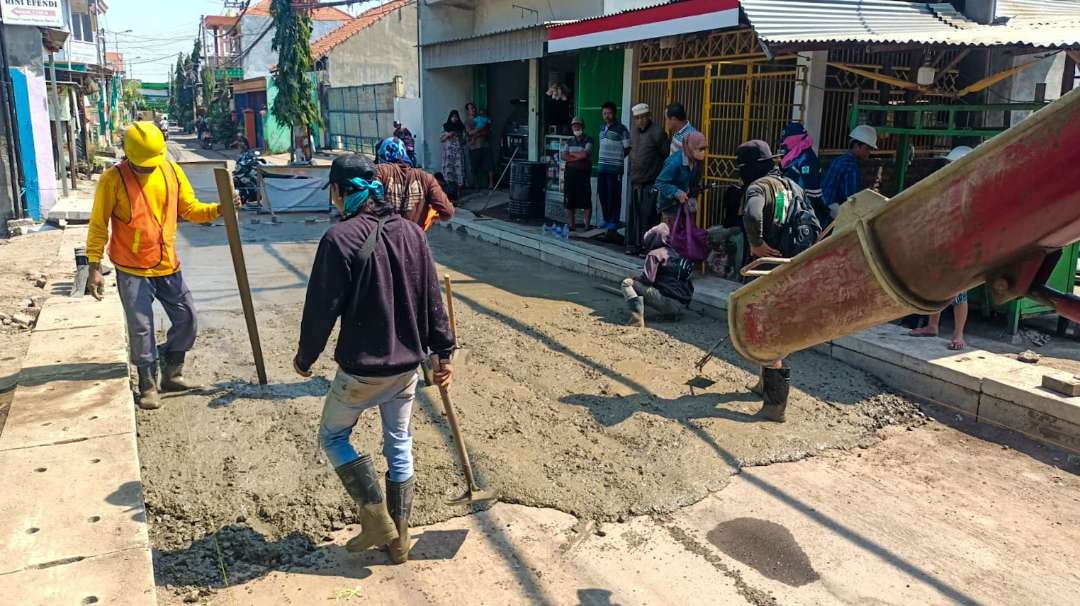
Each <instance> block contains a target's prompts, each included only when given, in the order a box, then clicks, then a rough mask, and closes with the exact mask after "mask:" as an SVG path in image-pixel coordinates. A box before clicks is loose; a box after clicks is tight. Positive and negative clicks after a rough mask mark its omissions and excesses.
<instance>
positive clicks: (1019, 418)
mask: <svg viewBox="0 0 1080 606" xmlns="http://www.w3.org/2000/svg"><path fill="white" fill-rule="evenodd" d="M1059 414H1060V413H1059V412H1057V411H1055V413H1054V414H1047V413H1044V412H1039V411H1038V410H1035V409H1032V408H1029V407H1027V406H1024V405H1022V404H1018V403H1016V402H1013V401H1010V400H1002V399H1001V398H996V397H994V396H991V395H988V394H985V393H984V394H981V395H980V397H979V417H978V420H979V421H981V422H983V423H989V424H992V425H997V426H999V427H1007V428H1009V429H1012V430H1015V431H1019V432H1020V433H1023V434H1024V435H1026V436H1028V437H1030V438H1032V439H1035V440H1038V441H1042V442H1047V443H1049V444H1053V445H1055V446H1058V447H1061V448H1064V449H1066V450H1071V451H1073V452H1080V425H1078V424H1075V423H1070V422H1069V421H1065V420H1063V419H1062V418H1061V417H1060V416H1059Z"/></svg>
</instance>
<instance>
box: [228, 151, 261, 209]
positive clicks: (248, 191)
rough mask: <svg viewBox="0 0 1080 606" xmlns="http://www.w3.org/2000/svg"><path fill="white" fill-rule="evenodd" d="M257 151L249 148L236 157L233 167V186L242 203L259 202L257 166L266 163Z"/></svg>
mask: <svg viewBox="0 0 1080 606" xmlns="http://www.w3.org/2000/svg"><path fill="white" fill-rule="evenodd" d="M266 163H267V162H266V160H265V159H264V158H262V157H260V154H259V152H258V151H256V150H253V149H249V150H246V151H245V152H244V153H242V154H240V157H239V158H237V159H236V168H234V169H233V187H234V188H235V189H236V192H237V193H238V194H239V195H240V201H241V202H243V203H244V204H258V202H259V197H260V196H259V166H260V165H264V164H266Z"/></svg>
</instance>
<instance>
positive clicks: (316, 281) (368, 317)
mask: <svg viewBox="0 0 1080 606" xmlns="http://www.w3.org/2000/svg"><path fill="white" fill-rule="evenodd" d="M377 176H378V173H377V172H376V169H375V165H373V164H372V163H371V161H370V160H368V159H367V158H365V157H363V156H359V155H356V154H349V155H345V156H339V157H337V158H335V159H334V162H333V164H331V166H330V179H329V183H328V186H329V187H330V200H331V202H333V204H334V206H336V207H337V209H338V210H339V211H340V212H341V216H342V217H344V218H343V219H342V221H341V222H340V223H338V224H336V225H334V226H333V227H331V228H330V229H329V230H327V231H326V234H325V235H323V237H322V241H320V242H319V248H318V252H316V254H315V264H314V266H313V267H312V269H311V278H310V279H309V281H308V289H307V298H306V299H305V301H304V313H303V319H302V322H301V325H300V343H299V346H298V348H297V353H296V356H295V357H294V358H293V367H294V369H295V370H296V372H297V373H298V374H299V375H300V376H303V377H309V376H311V366H312V365H313V364H314V363H315V361H316V360H317V359H318V358H319V356H320V355H321V354H322V351H323V349H324V348H325V347H326V341H327V339H329V337H330V333H331V331H332V330H333V329H334V325H335V324H337V323H338V318H339V317H340V318H341V328H340V333H339V335H338V341H337V346H336V348H335V350H334V360H335V361H336V362H337V363H338V371H337V375H336V376H335V377H334V382H333V384H332V385H331V386H330V391H329V392H328V393H327V394H326V402H325V404H324V406H323V412H322V419H321V421H320V424H319V443H320V445H321V446H322V449H323V451H324V452H326V456H327V459H328V460H329V461H330V463H331V464H332V465H333V466H334V469H335V471H336V472H337V475H338V477H339V478H340V479H341V483H342V484H343V485H344V487H345V490H346V491H347V492H348V493H349V496H351V497H352V498H353V500H354V501H356V504H357V505H359V507H360V525H361V531H360V534H358V535H357V536H355V537H353V538H352V539H350V540H349V542H348V544H347V545H346V548H347V549H348V550H349V551H354V552H355V551H362V550H364V549H367V548H369V547H381V546H383V545H389V546H390V557H391V559H392V560H393V561H394V562H396V563H402V562H405V561H406V560H407V559H408V556H409V516H410V514H411V509H412V501H413V486H414V478H413V455H412V431H411V430H410V423H409V420H410V416H411V414H412V406H413V398H414V396H415V394H416V384H417V366H418V365H419V364H420V361H421V360H422V359H423V358H424V357H425V356H426V355H427V353H426V352H428V351H432V352H434V354H435V355H437V356H439V360H440V364H439V369H438V370H437V371H436V372H435V376H434V379H435V382H436V384H438V385H441V386H443V387H449V385H450V381H451V377H452V375H453V367H452V365H451V363H450V360H451V354H452V353H453V350H454V337H453V333H452V332H451V330H450V322H449V319H448V318H447V315H446V310H445V309H444V307H443V302H442V295H441V293H440V291H439V281H438V275H437V273H436V269H435V262H434V260H433V259H432V257H431V251H430V249H429V248H428V245H427V238H426V237H425V235H424V231H423V230H422V229H421V228H420V226H419V225H417V224H416V223H415V222H413V221H410V220H408V219H406V218H404V217H402V216H401V215H400V214H398V213H397V212H395V203H394V202H393V201H392V200H389V199H388V198H387V197H386V196H385V192H384V190H383V185H382V183H381V182H380V181H379V180H378V179H377ZM375 407H378V409H379V416H380V417H382V429H383V455H384V456H385V457H386V459H387V467H388V471H387V474H386V501H384V500H383V491H382V490H381V489H380V482H379V479H378V477H377V476H376V475H375V467H374V465H373V463H372V458H371V455H370V454H364V455H362V456H361V455H359V454H358V453H357V452H356V450H355V449H354V448H353V447H352V445H351V444H350V443H349V436H350V435H351V434H352V431H353V428H354V427H355V426H356V422H357V420H358V419H359V418H360V415H361V414H362V413H363V412H364V411H365V410H367V409H369V408H375ZM387 506H389V509H388V508H387Z"/></svg>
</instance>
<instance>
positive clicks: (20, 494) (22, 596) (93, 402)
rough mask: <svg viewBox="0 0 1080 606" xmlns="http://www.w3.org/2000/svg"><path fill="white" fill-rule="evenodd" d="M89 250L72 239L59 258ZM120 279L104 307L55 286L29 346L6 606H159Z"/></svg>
mask: <svg viewBox="0 0 1080 606" xmlns="http://www.w3.org/2000/svg"><path fill="white" fill-rule="evenodd" d="M85 240H86V228H85V227H83V228H72V229H65V231H64V238H63V242H62V244H61V246H60V249H59V251H58V252H57V260H58V261H59V262H60V263H61V264H63V265H65V266H67V267H70V268H71V269H72V270H74V249H75V248H76V247H78V246H81V245H82V244H83V243H84V242H85ZM114 281H115V278H114V277H113V276H106V282H107V287H106V293H107V294H106V296H105V299H104V300H103V301H100V302H99V301H95V300H93V299H92V298H90V297H83V298H70V297H68V296H66V293H65V292H64V291H65V284H64V283H63V282H56V283H54V284H50V285H49V290H50V292H53V293H55V295H54V296H53V297H51V298H49V299H47V300H46V301H45V304H44V307H43V309H42V311H41V314H40V316H39V318H38V322H37V326H36V327H35V329H34V332H33V333H32V334H31V336H30V344H29V346H28V348H27V352H26V357H25V358H24V360H23V365H22V370H21V371H20V373H19V376H18V385H17V387H16V389H15V393H14V394H13V396H12V402H11V407H10V411H9V414H8V418H7V423H6V425H5V428H4V432H3V434H0V485H3V486H4V487H5V490H4V491H2V492H0V541H2V543H0V544H3V545H4V547H3V549H2V550H0V596H3V599H0V602H3V603H5V604H7V603H11V604H49V605H52V604H80V603H82V604H98V603H107V604H124V605H128V604H131V605H135V604H139V605H153V604H156V603H157V596H156V589H155V584H154V574H153V563H152V559H151V555H150V540H149V535H148V532H147V527H146V519H145V518H146V516H145V510H144V508H145V504H144V501H143V491H142V482H141V476H140V468H139V457H138V450H137V449H138V445H137V442H136V439H135V435H136V434H135V430H136V428H135V406H134V401H133V398H132V394H131V388H130V380H129V377H128V365H127V334H126V331H125V328H124V315H123V310H122V308H121V305H120V301H119V299H118V297H117V295H116V291H115V285H114ZM67 289H70V286H67ZM61 293H63V294H61Z"/></svg>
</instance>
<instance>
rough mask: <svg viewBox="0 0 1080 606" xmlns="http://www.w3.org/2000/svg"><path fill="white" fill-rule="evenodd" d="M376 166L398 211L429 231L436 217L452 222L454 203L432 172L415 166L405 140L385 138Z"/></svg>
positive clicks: (387, 193)
mask: <svg viewBox="0 0 1080 606" xmlns="http://www.w3.org/2000/svg"><path fill="white" fill-rule="evenodd" d="M376 155H377V157H378V159H379V163H378V164H376V165H375V168H376V170H377V171H378V173H379V181H382V184H383V188H384V189H385V190H386V199H387V200H388V201H389V202H390V203H391V204H393V205H394V207H395V209H396V210H397V212H398V214H400V215H401V216H403V217H405V218H406V219H408V220H410V221H412V222H414V223H416V224H417V225H419V226H420V227H423V228H424V231H427V230H428V229H430V228H431V226H432V225H433V224H434V223H435V220H436V219H438V220H440V221H449V220H450V217H453V216H454V205H453V204H451V203H450V200H449V198H447V197H446V192H444V191H443V188H442V186H441V185H439V182H438V181H436V180H435V177H433V176H431V175H430V174H429V173H427V172H425V171H423V170H420V169H419V168H413V166H412V160H411V158H410V157H409V154H408V150H407V149H406V147H405V143H404V142H403V141H402V140H401V139H398V138H397V137H389V138H387V139H383V140H382V141H381V142H380V143H379V148H378V150H377V151H376Z"/></svg>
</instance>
